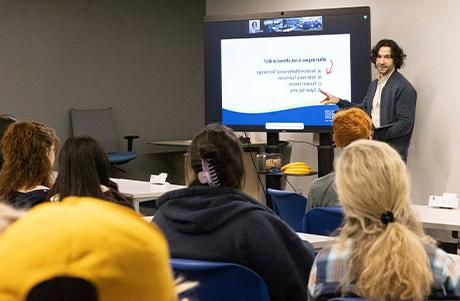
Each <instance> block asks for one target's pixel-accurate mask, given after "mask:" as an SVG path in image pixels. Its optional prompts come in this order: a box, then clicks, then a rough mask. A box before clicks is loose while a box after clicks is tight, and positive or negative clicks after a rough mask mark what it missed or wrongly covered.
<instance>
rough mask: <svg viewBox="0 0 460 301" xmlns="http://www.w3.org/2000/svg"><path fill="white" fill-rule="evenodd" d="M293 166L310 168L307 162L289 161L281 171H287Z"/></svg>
mask: <svg viewBox="0 0 460 301" xmlns="http://www.w3.org/2000/svg"><path fill="white" fill-rule="evenodd" d="M292 167H308V168H310V167H309V166H308V165H307V164H306V163H305V162H292V163H288V164H286V165H284V166H283V167H281V171H285V170H286V169H288V168H292Z"/></svg>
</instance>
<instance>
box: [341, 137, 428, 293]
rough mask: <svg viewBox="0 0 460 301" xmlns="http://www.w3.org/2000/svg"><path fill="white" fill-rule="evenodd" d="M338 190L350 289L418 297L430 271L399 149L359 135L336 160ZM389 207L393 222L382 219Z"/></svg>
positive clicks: (347, 278)
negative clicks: (349, 246)
mask: <svg viewBox="0 0 460 301" xmlns="http://www.w3.org/2000/svg"><path fill="white" fill-rule="evenodd" d="M336 172H337V173H336V184H337V193H338V197H339V200H340V203H341V204H342V206H343V208H344V213H345V222H344V226H343V228H342V230H341V233H340V236H339V241H340V245H341V246H342V247H344V245H345V242H346V241H351V243H352V251H351V255H350V259H349V262H348V275H347V277H345V279H344V281H343V283H342V288H344V289H345V288H346V287H348V286H349V285H350V284H351V283H352V282H353V284H354V285H355V293H357V294H358V295H359V296H361V297H366V298H371V299H375V300H401V299H406V300H408V299H410V300H422V299H424V298H426V297H427V296H428V295H429V294H430V291H431V283H432V274H431V268H430V263H429V259H428V256H427V254H426V251H425V246H426V245H427V244H432V243H433V242H432V240H431V239H429V238H428V237H427V236H425V234H424V232H423V229H422V227H421V225H420V223H419V222H418V221H417V220H416V218H415V216H414V213H413V212H412V209H411V208H410V188H409V187H410V183H409V177H408V173H407V170H406V166H405V164H404V162H403V161H402V159H401V157H400V156H399V154H398V153H397V152H396V151H395V150H394V149H393V148H392V147H391V146H389V145H387V144H386V143H383V142H378V141H371V140H359V141H355V142H353V143H351V144H350V145H349V146H347V147H346V148H345V149H344V151H343V152H342V155H341V156H340V158H339V159H338V161H337V166H336ZM387 212H391V214H392V215H393V216H394V222H389V223H384V222H383V221H382V220H381V219H382V214H384V213H387Z"/></svg>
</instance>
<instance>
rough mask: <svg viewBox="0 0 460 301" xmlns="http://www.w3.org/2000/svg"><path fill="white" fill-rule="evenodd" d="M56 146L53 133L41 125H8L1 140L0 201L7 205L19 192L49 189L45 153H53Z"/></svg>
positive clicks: (49, 173) (49, 181) (57, 142)
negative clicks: (35, 188) (41, 187)
mask: <svg viewBox="0 0 460 301" xmlns="http://www.w3.org/2000/svg"><path fill="white" fill-rule="evenodd" d="M58 146H59V139H58V137H57V136H56V133H55V132H54V130H53V129H51V128H49V127H47V126H46V125H44V124H43V123H39V122H16V123H12V124H11V125H10V126H9V127H8V128H7V129H6V131H5V134H4V135H3V138H2V140H1V148H2V153H3V160H4V162H3V167H2V170H1V171H0V198H2V199H3V200H7V201H9V200H10V199H11V197H12V196H13V194H14V193H15V192H16V191H18V190H19V189H30V188H33V187H35V186H37V185H43V186H47V187H50V186H51V169H52V164H51V162H50V159H49V152H50V151H52V150H54V152H55V153H56V151H57V149H58Z"/></svg>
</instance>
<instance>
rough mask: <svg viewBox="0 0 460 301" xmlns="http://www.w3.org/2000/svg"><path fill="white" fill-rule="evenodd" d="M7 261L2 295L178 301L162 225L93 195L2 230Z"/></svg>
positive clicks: (34, 212) (1, 261)
mask: <svg viewBox="0 0 460 301" xmlns="http://www.w3.org/2000/svg"><path fill="white" fill-rule="evenodd" d="M3 209H4V208H0V210H3ZM10 211H11V210H10ZM11 215H12V214H11V213H8V214H7V215H5V214H3V212H2V213H0V219H4V218H5V216H7V217H8V219H12V217H11ZM16 215H18V214H16ZM0 266H1V267H2V268H1V269H0V300H2V301H15V300H24V301H43V300H47V301H58V300H66V301H132V300H159V301H173V300H177V296H176V294H175V291H174V284H173V277H172V271H171V267H170V264H169V251H168V246H167V242H166V239H165V238H164V236H163V235H162V234H161V232H160V231H159V230H158V228H157V227H155V226H154V225H149V224H148V223H146V222H145V221H143V220H142V218H140V217H139V216H138V215H137V214H136V213H135V212H134V211H132V210H129V209H126V208H123V207H121V206H118V205H115V204H112V203H109V202H106V201H101V200H97V199H93V198H87V197H86V198H77V197H71V198H67V199H65V200H63V201H62V202H59V203H47V204H42V205H39V206H36V207H34V208H32V209H31V210H29V211H28V212H27V214H25V215H24V216H23V217H21V218H19V219H18V220H17V221H15V222H14V223H12V224H11V225H10V226H9V227H8V228H6V230H4V232H3V233H2V234H1V235H0Z"/></svg>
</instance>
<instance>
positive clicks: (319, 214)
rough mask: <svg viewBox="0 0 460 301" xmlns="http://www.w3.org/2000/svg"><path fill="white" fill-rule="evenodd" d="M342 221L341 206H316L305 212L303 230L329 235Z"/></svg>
mask: <svg viewBox="0 0 460 301" xmlns="http://www.w3.org/2000/svg"><path fill="white" fill-rule="evenodd" d="M342 223H343V209H342V207H316V208H312V209H310V210H308V211H307V212H306V213H305V216H304V219H303V232H305V233H311V234H318V235H328V236H330V235H333V234H334V232H335V231H336V230H337V229H338V228H340V226H341V225H342Z"/></svg>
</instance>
